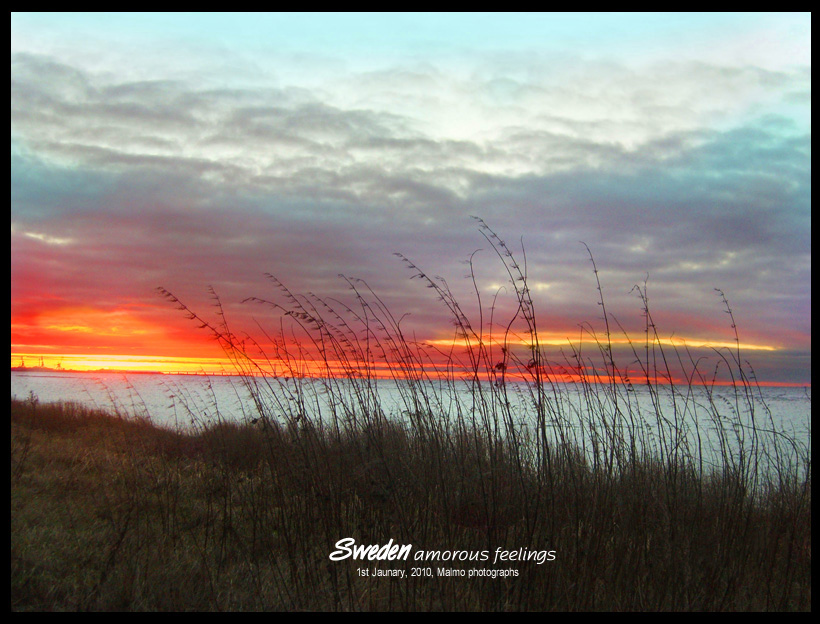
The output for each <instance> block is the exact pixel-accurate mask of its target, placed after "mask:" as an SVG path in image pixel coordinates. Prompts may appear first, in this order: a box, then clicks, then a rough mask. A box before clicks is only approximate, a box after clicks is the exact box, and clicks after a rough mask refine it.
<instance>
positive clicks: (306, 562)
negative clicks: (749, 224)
mask: <svg viewBox="0 0 820 624" xmlns="http://www.w3.org/2000/svg"><path fill="white" fill-rule="evenodd" d="M482 231H483V233H484V234H485V237H487V240H488V241H489V242H490V243H491V244H492V245H493V248H494V249H495V250H496V251H497V252H498V255H499V258H500V259H501V261H502V263H503V266H504V267H505V268H506V269H507V271H508V272H509V276H510V278H511V282H512V283H513V284H514V285H516V288H515V293H516V297H517V311H515V312H514V317H513V319H512V321H510V322H508V323H505V324H504V325H503V327H506V330H505V331H506V334H505V335H506V336H510V335H512V333H513V332H514V331H516V332H518V333H519V335H525V336H527V337H528V338H529V344H530V347H529V349H527V350H526V352H525V353H523V354H522V353H520V352H516V351H515V349H513V348H512V346H511V345H512V341H510V343H509V345H510V346H509V348H507V346H505V343H504V342H503V340H506V339H502V343H501V345H498V344H493V343H492V342H491V341H490V340H486V339H485V336H484V331H485V327H486V325H487V323H486V322H485V321H484V320H481V321H479V322H478V323H476V325H475V326H473V325H471V324H470V322H469V320H468V319H467V316H466V315H465V314H463V312H462V310H461V308H460V307H459V306H458V304H457V302H456V301H455V300H454V299H453V298H452V297H451V295H450V292H449V290H448V289H447V287H446V284H444V283H443V282H440V281H438V280H431V279H429V278H427V277H426V276H425V274H424V273H423V272H421V271H420V270H418V269H417V268H416V267H414V266H412V265H411V268H413V270H414V276H415V277H418V278H420V279H422V280H424V281H426V283H427V284H428V285H429V286H430V287H431V288H433V289H434V290H435V292H436V293H437V294H438V295H439V297H440V298H441V299H442V300H443V302H444V304H445V305H446V306H448V307H449V308H450V311H451V312H452V315H453V318H454V322H455V326H456V328H457V331H458V332H460V335H459V337H460V338H461V339H462V340H464V341H465V344H466V345H467V349H466V351H460V352H459V353H458V354H457V353H456V352H455V350H454V351H452V352H450V353H449V354H447V355H448V357H449V358H450V360H449V361H450V362H451V363H452V364H453V366H452V367H450V368H447V369H445V374H444V376H442V370H441V369H440V368H438V369H437V370H436V372H435V374H432V373H431V368H432V367H433V363H432V361H431V360H429V359H428V356H427V355H426V352H425V351H424V350H423V349H421V348H420V347H418V346H416V345H414V344H412V343H411V342H410V341H408V340H406V339H405V337H404V336H403V334H402V331H401V328H400V325H399V323H398V322H397V321H395V320H394V319H393V317H392V316H391V315H390V313H389V311H387V309H386V308H385V307H384V306H383V305H381V302H380V301H379V300H378V299H377V298H375V296H374V295H372V293H369V294H368V293H367V291H365V293H362V290H363V289H364V287H363V286H361V285H357V283H355V282H352V281H351V287H352V289H353V290H352V292H353V293H354V297H355V299H356V300H357V301H358V302H359V304H360V307H359V311H358V312H354V311H353V309H352V308H343V309H340V306H341V304H339V303H338V302H329V301H322V300H319V299H316V298H315V297H297V296H294V295H292V294H291V293H290V292H288V291H287V290H286V289H285V288H284V287H283V286H281V284H278V282H276V284H277V285H278V287H279V288H280V290H281V299H282V301H283V303H282V304H274V309H275V310H278V311H279V312H280V313H281V314H282V317H283V318H286V319H287V320H288V321H292V322H293V323H294V324H295V329H289V330H288V336H294V335H296V333H297V332H296V330H300V331H301V332H302V333H301V334H300V335H301V336H302V342H301V343H300V344H301V345H302V346H293V344H294V343H293V342H292V341H291V342H288V341H285V340H284V339H281V340H278V339H275V338H272V339H271V341H270V342H271V343H272V344H274V345H276V346H275V347H273V348H274V349H275V350H276V352H275V353H269V354H268V356H267V357H266V356H264V355H262V356H260V355H255V356H253V357H251V356H250V355H249V354H248V346H247V339H246V338H244V337H243V339H242V340H239V339H238V338H237V337H235V336H234V335H233V334H231V332H230V331H229V330H228V324H227V322H226V320H225V319H224V318H223V317H221V316H220V317H219V318H218V320H217V321H216V322H210V321H208V320H207V319H202V318H201V317H199V316H198V315H196V314H195V313H193V312H190V311H188V312H189V313H190V314H191V316H192V318H196V319H197V320H198V321H199V322H200V323H201V324H202V325H203V326H205V327H206V328H208V329H210V331H212V332H213V333H214V335H215V337H216V338H217V339H219V340H220V341H221V342H222V344H223V346H224V347H225V350H226V353H228V354H229V355H231V356H232V357H234V358H235V362H236V367H237V369H238V371H240V372H243V373H245V377H244V379H245V382H246V383H247V384H248V387H249V389H250V390H251V393H252V396H253V400H254V403H255V405H254V408H253V411H252V412H251V411H249V414H248V418H247V420H246V421H245V422H242V423H237V422H227V421H225V420H216V421H211V422H207V423H201V424H200V425H199V426H197V427H194V428H193V429H191V430H186V431H169V430H166V429H161V428H157V427H155V426H153V425H152V424H151V423H150V422H149V421H147V420H144V419H139V418H136V417H128V416H122V415H108V414H105V413H101V412H98V411H93V410H89V409H87V408H84V407H81V406H78V405H75V404H72V403H64V404H59V405H42V404H40V403H39V402H38V401H37V399H36V397H34V396H32V397H29V399H28V400H26V401H15V400H12V402H11V607H12V609H14V610H35V609H40V610H351V611H355V610H405V611H426V610H811V451H810V441H809V440H804V441H801V440H795V439H793V438H790V437H787V436H785V435H783V434H782V433H780V432H778V431H776V430H775V428H774V421H773V420H772V418H771V414H769V413H768V411H767V409H766V408H765V405H761V404H760V403H759V401H758V397H757V395H756V393H755V385H754V383H753V382H752V381H751V377H750V375H749V374H748V373H747V371H746V369H745V368H744V366H743V365H742V362H741V360H740V354H739V353H733V352H731V351H728V352H718V353H716V358H717V361H718V366H717V368H718V369H721V370H723V372H724V376H728V377H729V378H730V379H731V381H732V385H731V386H729V389H728V392H729V394H728V397H729V398H728V399H726V395H722V398H717V396H718V395H717V394H715V393H713V391H714V390H715V387H716V386H714V383H715V382H716V375H714V374H713V376H711V377H708V378H707V376H706V375H705V373H704V372H703V370H704V369H703V367H701V364H700V361H696V360H694V359H690V360H689V362H690V364H691V365H690V367H689V368H688V369H686V370H685V371H683V375H684V379H687V380H688V381H687V382H685V383H683V384H680V383H678V382H675V381H674V379H673V377H672V375H671V374H670V368H669V364H668V362H669V360H670V359H671V358H672V357H674V358H676V359H677V361H678V363H679V364H680V365H682V364H683V362H685V361H686V356H687V353H686V352H683V353H681V352H678V351H674V350H673V351H671V352H664V350H663V349H662V348H661V347H660V345H659V343H657V342H656V341H654V340H653V338H652V336H653V332H654V325H653V324H652V322H651V315H650V313H649V310H648V309H646V310H645V317H646V323H647V338H646V341H645V343H644V344H643V345H641V348H638V347H635V348H633V349H632V353H631V360H630V367H629V369H628V370H631V371H633V373H634V371H636V370H637V371H638V372H642V375H638V376H637V377H642V379H641V380H640V384H641V386H642V388H643V390H642V391H643V392H645V393H647V396H648V397H649V398H650V400H651V405H653V406H654V409H651V408H650V410H649V411H646V410H645V409H642V408H639V407H638V406H637V404H635V403H634V400H633V398H632V397H633V396H634V388H633V382H634V383H635V384H638V383H639V381H638V379H637V378H635V379H633V380H632V381H630V379H629V378H628V376H627V373H626V371H627V368H621V367H620V366H619V365H618V364H617V362H616V358H615V356H614V352H613V348H612V344H611V342H610V329H609V324H608V323H609V321H608V317H607V315H606V310H605V307H604V306H603V303H604V301H603V299H601V305H602V307H603V308H604V321H605V323H606V329H605V333H603V334H602V337H601V338H600V339H596V340H594V341H593V345H594V347H593V353H594V354H595V357H596V358H597V360H598V361H597V363H595V364H592V363H591V362H590V361H588V360H587V359H585V357H586V356H584V357H582V356H581V354H580V353H574V354H571V355H572V356H574V357H575V360H574V361H573V360H572V357H570V358H569V362H568V363H567V366H568V367H571V368H572V371H573V373H574V374H575V375H577V376H579V379H580V381H579V382H578V383H577V384H576V385H575V387H574V389H573V391H572V392H573V393H574V394H572V396H570V393H568V391H567V390H566V389H565V388H564V387H563V386H562V385H561V384H560V383H557V382H556V381H555V379H554V375H555V373H554V371H555V370H556V368H555V367H554V366H553V365H552V364H551V363H549V362H547V361H546V357H545V355H544V353H543V352H542V350H541V349H540V347H539V344H538V333H537V326H536V320H535V310H534V308H533V306H532V301H531V300H530V299H529V292H528V290H527V287H526V272H525V270H524V269H520V268H519V265H518V264H516V263H515V261H514V259H513V256H512V254H511V253H510V252H509V250H508V249H507V247H506V246H505V245H504V243H503V242H502V241H500V240H499V239H498V238H497V237H495V235H494V234H493V233H492V232H491V231H489V230H487V229H486V227H484V226H483V229H482ZM596 275H597V273H596ZM599 290H600V284H599ZM168 296H169V297H171V298H172V299H173V297H172V296H171V295H168ZM174 301H176V300H175V299H174ZM644 302H645V299H644ZM177 303H179V302H178V301H177ZM183 307H184V306H183ZM186 310H187V308H186ZM727 310H728V305H727ZM728 311H729V312H731V311H730V310H728ZM490 316H491V315H488V317H490ZM516 323H518V324H519V325H518V326H517V325H516ZM491 329H495V327H492V328H491ZM519 344H520V342H519ZM289 345H290V346H289ZM303 348H304V349H306V350H308V349H309V350H310V352H311V354H312V356H313V357H318V358H319V359H320V360H321V359H323V360H324V362H325V363H326V364H327V370H330V369H331V368H332V367H334V370H337V369H338V366H339V363H340V362H341V363H342V364H343V365H344V367H345V369H347V370H349V371H350V373H349V374H348V375H347V376H346V377H345V378H341V379H340V378H339V377H331V376H328V377H326V378H325V379H324V381H322V382H321V383H320V384H319V385H320V386H322V392H323V400H324V401H325V404H326V405H327V404H329V405H330V408H329V411H328V409H327V408H326V409H325V412H324V413H323V414H320V413H319V411H320V410H319V408H318V407H317V405H318V403H317V402H316V398H317V397H316V395H315V389H316V387H317V385H316V383H307V382H304V381H300V380H299V379H298V375H296V374H295V373H297V372H298V371H297V370H295V369H296V368H297V367H298V366H299V365H300V364H299V363H300V361H302V358H303V356H304V355H305V353H306V351H304V352H303V351H302V349H303ZM465 353H466V354H465ZM461 358H463V361H462V359H461ZM457 360H458V361H457ZM376 361H378V362H379V363H381V364H380V365H381V366H382V367H383V368H381V374H382V375H384V371H385V370H386V371H388V373H390V374H392V375H393V376H394V377H395V378H396V379H397V380H401V381H400V383H399V384H398V385H397V387H399V388H400V389H401V395H402V400H403V402H404V406H405V408H406V409H405V410H404V411H403V412H402V417H401V418H395V417H390V415H388V414H385V413H384V411H383V410H382V406H381V405H380V402H379V396H378V393H377V392H376V387H375V386H376V384H375V381H374V373H373V370H372V366H373V363H374V362H376ZM385 362H386V363H387V366H386V368H384V363H385ZM456 364H458V366H456ZM587 364H589V365H587ZM268 366H270V367H273V366H276V367H278V369H277V370H273V369H272V368H270V369H269V368H266V367H268ZM282 366H285V367H288V366H291V367H292V368H293V370H291V371H287V370H285V371H283V370H282V369H281V367H282ZM456 369H458V371H460V373H459V374H458V375H457V374H455V373H453V372H452V371H455V370H456ZM447 370H450V371H451V374H450V376H449V377H448V376H447V375H446V371H447ZM465 370H466V371H468V373H471V374H468V375H466V376H465V375H464V374H463V371H465ZM711 370H712V371H713V373H714V370H715V369H714V368H712V369H711ZM288 372H291V373H293V374H288ZM261 373H266V376H262V375H261ZM633 377H635V375H634V374H633ZM512 379H516V380H518V381H519V382H520V383H519V384H517V385H516V384H513V383H512V382H511V380H512ZM710 383H712V385H710ZM522 388H523V390H522ZM514 391H515V392H519V393H520V392H524V393H525V396H524V397H523V403H521V402H515V401H513V400H511V399H512V398H513V397H512V396H511V393H513V392H514ZM573 397H575V398H573ZM576 399H577V400H576ZM522 404H523V405H526V406H527V407H526V410H527V411H526V413H522V412H521V411H519V408H518V407H517V406H518V405H522ZM670 405H671V407H670ZM192 416H195V414H192ZM344 538H353V539H355V543H356V544H358V545H385V544H388V543H391V540H392V543H393V544H396V545H399V546H402V545H412V549H411V551H410V556H409V557H408V558H407V559H406V560H404V559H402V560H392V561H391V560H364V561H362V560H353V559H352V558H347V559H343V560H331V559H330V554H331V553H332V552H334V551H335V550H337V548H338V547H337V546H336V544H337V542H338V541H339V540H342V539H344ZM453 551H459V553H456V554H453ZM497 552H509V553H513V552H518V553H522V554H525V553H544V554H545V555H546V556H545V557H543V558H542V559H540V560H539V559H528V560H523V561H522V560H520V558H519V559H516V560H512V559H511V558H510V557H507V558H506V559H505V560H499V561H496V560H495V555H496V553H497ZM418 553H421V554H422V555H423V556H425V557H430V556H432V558H427V559H426V560H424V559H422V560H418V559H416V556H417V555H418ZM430 553H432V555H430ZM464 553H466V555H465V554H464ZM484 553H486V556H487V560H482V554H484ZM365 569H367V570H369V572H368V573H367V575H366V576H365V575H364V574H363V572H361V571H360V570H365ZM393 570H400V571H404V577H396V576H386V575H384V573H388V574H389V573H390V572H391V571H393ZM428 570H429V573H428ZM377 571H380V572H382V573H383V574H382V575H379V576H374V575H375V574H376V573H377ZM446 571H449V572H446ZM461 571H464V576H459V574H460V572H461ZM502 572H503V573H502ZM479 573H480V575H479ZM471 574H472V575H471Z"/></svg>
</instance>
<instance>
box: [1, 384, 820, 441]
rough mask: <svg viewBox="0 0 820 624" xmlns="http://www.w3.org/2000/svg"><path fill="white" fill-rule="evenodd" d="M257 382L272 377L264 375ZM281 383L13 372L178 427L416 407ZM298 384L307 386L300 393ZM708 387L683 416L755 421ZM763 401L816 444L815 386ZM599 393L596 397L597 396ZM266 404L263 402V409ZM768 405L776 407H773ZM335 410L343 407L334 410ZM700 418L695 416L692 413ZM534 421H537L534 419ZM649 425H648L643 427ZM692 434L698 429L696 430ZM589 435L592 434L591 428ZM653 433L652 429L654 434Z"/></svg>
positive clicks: (36, 390) (522, 401) (765, 395)
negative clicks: (715, 411) (712, 412)
mask: <svg viewBox="0 0 820 624" xmlns="http://www.w3.org/2000/svg"><path fill="white" fill-rule="evenodd" d="M256 383H264V382H260V381H259V380H257V381H256ZM271 383H273V384H275V385H272V386H269V387H265V388H262V391H261V392H256V393H255V395H256V396H257V397H261V399H262V404H261V405H260V404H258V403H257V404H255V403H254V401H253V400H252V398H251V393H250V392H249V389H248V388H247V386H246V385H245V383H244V382H243V380H242V378H240V377H231V376H225V377H203V376H193V375H190V376H185V375H144V374H139V375H128V376H126V375H123V374H105V373H102V374H99V373H81V374H78V373H73V374H72V373H58V372H47V373H45V372H20V371H13V372H12V373H11V396H12V398H16V399H26V398H28V397H29V396H31V394H33V395H35V396H36V397H37V398H38V399H39V400H40V401H41V402H52V401H74V402H79V403H83V404H85V405H88V406H92V407H99V408H105V409H107V410H113V411H116V412H117V413H120V414H123V415H133V414H137V415H139V416H147V417H149V418H150V419H151V420H152V421H153V422H155V423H156V424H159V425H164V426H172V427H191V426H194V427H199V426H203V425H207V424H208V423H211V422H215V421H216V420H218V419H225V420H236V421H246V420H248V419H252V418H255V417H257V416H258V415H259V408H261V409H262V410H264V412H265V413H266V414H269V415H271V416H274V417H282V416H283V415H290V416H293V415H295V414H297V413H298V412H299V411H300V410H304V411H305V412H306V413H308V414H316V413H319V412H321V413H322V414H328V415H329V414H332V413H335V414H336V415H337V416H339V417H341V418H344V417H345V416H349V413H346V412H345V406H348V407H349V406H352V405H355V406H357V408H358V409H357V411H359V412H361V411H363V410H370V411H372V410H373V409H374V408H375V406H376V404H377V403H378V406H379V408H380V409H381V410H382V411H383V412H384V413H385V414H387V415H389V416H392V417H395V418H399V419H401V418H403V417H405V416H406V415H407V414H408V413H409V412H412V411H413V410H414V409H415V406H414V405H413V403H412V395H411V393H409V392H408V389H407V386H406V385H405V386H402V385H397V384H396V383H395V382H391V381H380V382H378V384H376V387H377V393H376V395H373V394H372V393H366V392H365V393H362V392H361V390H362V388H364V389H365V390H369V389H372V388H373V385H372V384H371V385H363V386H362V387H359V388H357V387H355V386H353V385H351V384H350V383H349V382H346V381H338V380H337V381H334V382H333V383H332V384H331V385H328V384H327V383H326V382H323V381H322V380H301V381H295V380H290V381H289V382H287V383H282V382H271ZM296 384H299V388H300V392H299V393H295V392H294V390H295V388H296ZM511 389H512V392H511V394H510V396H509V397H508V400H509V401H510V403H511V404H512V405H513V407H512V413H513V414H515V417H516V420H517V426H520V427H522V429H523V428H526V427H527V426H528V422H527V421H528V414H529V413H531V411H530V410H528V408H527V396H528V395H527V392H526V386H524V385H516V384H511ZM426 391H427V394H426V396H425V398H424V403H425V404H426V405H429V406H430V407H431V408H432V409H431V411H432V412H433V413H435V414H436V415H437V416H438V415H441V417H442V418H448V417H449V418H455V417H456V415H457V414H465V413H467V414H469V413H476V410H475V403H473V402H472V401H473V399H472V397H471V396H470V394H469V392H467V391H466V389H465V390H458V391H455V392H454V391H453V390H452V389H449V388H447V387H444V388H435V387H432V386H430V387H427V388H426ZM703 392H704V391H703V389H699V388H695V389H694V397H690V398H689V399H687V400H682V399H678V401H677V411H678V415H680V414H681V412H682V410H685V416H686V419H689V420H691V421H692V422H694V421H698V422H699V423H700V424H699V425H698V428H702V429H701V431H700V432H699V433H701V434H706V435H707V436H708V434H709V431H714V429H715V428H716V427H715V420H714V419H712V418H711V417H710V416H709V410H708V409H706V408H704V406H707V407H708V405H710V404H712V405H717V406H718V407H719V409H720V413H721V417H722V418H725V419H726V421H727V422H729V421H731V420H732V419H733V418H734V419H735V420H738V421H740V422H749V409H748V406H747V405H745V404H744V403H742V402H741V403H740V404H738V403H737V402H736V401H735V397H734V395H733V394H732V392H731V389H725V388H724V389H721V390H719V392H718V395H717V396H713V397H712V401H711V402H710V401H708V400H707V399H706V398H705V395H703V394H702V393H703ZM761 393H762V399H761V400H759V401H756V402H755V411H754V418H755V422H756V424H757V426H765V427H767V428H772V427H773V428H774V429H776V430H777V431H780V432H783V433H787V434H788V435H789V436H790V437H791V438H793V439H794V440H796V441H798V442H799V443H800V444H801V445H805V447H806V448H808V449H809V452H810V447H811V390H810V389H804V388H768V387H767V388H761ZM551 399H552V400H553V401H554V403H553V405H554V406H555V407H556V408H557V411H558V412H559V413H561V414H563V415H564V416H565V417H566V418H567V419H568V420H569V421H573V420H577V421H579V422H578V423H575V424H573V423H572V422H570V423H569V424H568V426H569V427H577V428H578V429H579V430H584V431H587V430H588V428H587V429H584V427H582V426H578V425H579V423H580V421H581V420H582V419H583V418H584V417H585V414H588V413H589V411H590V410H589V406H590V403H589V402H588V400H589V397H586V398H584V397H583V396H582V395H581V393H580V390H579V388H578V387H575V386H562V387H561V389H560V392H559V393H558V394H557V395H551ZM598 399H599V397H597V396H596V397H594V400H595V401H597V400H598ZM619 401H621V406H624V401H629V404H628V411H629V413H631V414H634V415H636V416H637V419H636V420H637V422H638V423H639V424H640V425H641V426H642V427H643V426H645V427H649V428H652V427H653V426H655V424H656V423H657V416H656V411H655V410H654V409H653V407H652V402H651V400H650V396H649V394H648V392H647V391H646V389H638V390H636V391H635V392H630V393H628V394H626V393H625V394H623V395H622V396H621V397H620V398H619ZM257 406H259V407H257ZM660 408H661V410H662V413H663V414H664V415H665V416H666V417H667V418H668V419H669V420H670V421H672V420H673V419H674V418H675V413H674V411H673V409H672V402H671V399H670V398H669V397H665V396H662V398H661V401H660ZM766 408H768V411H767V409H766ZM334 410H335V411H334ZM693 415H694V416H695V418H692V416H693ZM529 424H530V426H531V423H529ZM642 431H643V430H642ZM690 434H691V431H690ZM583 435H584V436H586V435H587V433H584V434H583ZM651 435H652V434H651V433H650V436H651Z"/></svg>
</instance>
